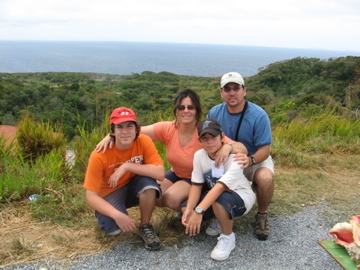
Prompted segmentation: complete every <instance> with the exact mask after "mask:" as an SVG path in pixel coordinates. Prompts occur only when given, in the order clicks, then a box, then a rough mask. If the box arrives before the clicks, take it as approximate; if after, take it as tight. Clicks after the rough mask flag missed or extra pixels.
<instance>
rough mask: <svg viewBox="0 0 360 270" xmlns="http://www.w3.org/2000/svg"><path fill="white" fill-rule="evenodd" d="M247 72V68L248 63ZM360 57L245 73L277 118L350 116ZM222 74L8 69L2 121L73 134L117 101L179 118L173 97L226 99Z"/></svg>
mask: <svg viewBox="0 0 360 270" xmlns="http://www.w3.org/2000/svg"><path fill="white" fill-rule="evenodd" d="M240 72H241V71H240ZM359 77H360V57H345V58H337V59H329V60H320V59H317V58H295V59H292V60H289V61H284V62H278V63H274V64H271V65H270V66H268V67H266V68H265V69H263V70H261V71H260V72H259V73H258V74H256V75H255V76H252V77H249V78H245V83H246V86H247V89H248V95H247V98H248V99H249V100H250V101H253V102H255V103H257V104H259V105H260V106H263V107H264V108H265V109H266V110H267V111H268V113H269V115H270V117H271V120H272V122H273V124H277V123H280V122H283V121H290V120H292V119H294V118H295V117H297V116H299V115H301V114H306V115H305V116H309V115H313V114H318V113H321V112H323V111H324V109H325V108H326V107H327V106H328V105H330V106H332V107H333V108H336V110H340V111H341V112H342V113H347V115H348V116H351V115H353V114H354V112H355V110H356V108H357V107H358V106H360V96H359V95H360V91H359V84H360V82H359V80H360V79H359ZM219 80H220V78H208V77H195V76H179V75H176V74H172V73H169V72H159V73H154V72H150V71H145V72H143V73H141V74H137V73H136V74H132V75H111V74H85V73H21V74H8V73H1V74H0V124H2V125H17V123H18V122H19V121H20V120H21V119H22V118H23V117H24V115H25V114H30V116H31V117H32V118H33V119H34V120H35V121H46V122H47V121H48V122H50V123H53V124H56V125H61V126H62V128H63V132H64V133H65V135H66V137H67V138H68V139H72V138H73V137H74V136H75V135H80V134H79V130H78V129H79V127H81V128H84V129H85V130H86V131H88V132H90V131H91V130H92V129H93V128H94V127H96V126H99V125H100V124H101V123H102V122H104V116H105V115H108V114H109V112H111V110H112V109H113V108H115V107H119V106H128V107H131V108H132V109H134V110H135V111H136V112H137V113H138V115H139V117H140V121H141V123H142V124H150V123H151V122H154V121H158V120H161V119H164V118H165V119H167V118H170V119H171V117H172V116H171V110H172V104H173V99H174V97H175V96H176V94H177V92H178V91H179V90H181V89H184V88H187V87H189V88H192V89H194V90H196V91H197V92H198V93H199V95H200V96H201V98H202V104H203V107H204V112H207V110H208V109H209V108H211V107H212V106H213V105H215V104H217V103H219V102H221V99H220V96H219V93H218V89H219Z"/></svg>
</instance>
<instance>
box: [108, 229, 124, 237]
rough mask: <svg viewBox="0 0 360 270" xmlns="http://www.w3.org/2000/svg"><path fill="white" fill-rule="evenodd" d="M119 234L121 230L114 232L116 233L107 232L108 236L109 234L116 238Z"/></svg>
mask: <svg viewBox="0 0 360 270" xmlns="http://www.w3.org/2000/svg"><path fill="white" fill-rule="evenodd" d="M120 233H121V229H118V230H116V231H113V232H109V233H108V234H110V235H111V236H116V235H118V234H120Z"/></svg>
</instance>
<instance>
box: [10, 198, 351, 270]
mask: <svg viewBox="0 0 360 270" xmlns="http://www.w3.org/2000/svg"><path fill="white" fill-rule="evenodd" d="M325 210H329V209H327V208H326V206H324V205H321V206H316V207H307V208H305V209H304V210H303V211H302V212H300V213H297V214H294V215H292V216H288V217H279V218H270V226H271V236H270V237H269V239H268V240H267V241H259V240H257V239H256V238H255V237H254V235H253V234H252V233H247V234H241V235H237V241H236V248H235V249H234V250H233V251H232V253H231V255H230V258H229V259H228V260H226V261H224V262H217V261H213V260H212V259H210V252H211V250H212V249H213V247H214V246H215V245H216V242H217V239H216V237H211V236H207V235H205V234H202V235H200V236H199V237H195V238H190V239H189V240H186V243H185V245H184V246H182V247H181V248H177V247H176V246H169V247H164V248H163V249H162V250H161V251H157V252H151V251H147V250H145V249H141V248H137V249H133V248H132V246H131V244H119V245H118V246H117V247H116V248H114V249H113V250H112V251H109V252H105V253H102V254H100V255H91V256H86V257H81V258H79V259H77V260H75V261H74V262H73V263H72V264H71V265H63V264H56V263H46V262H38V263H36V264H27V265H15V266H11V267H7V268H4V269H6V270H15V269H27V270H30V269H34V270H35V269H36V270H38V269H41V267H46V269H69V270H70V269H71V270H81V269H97V270H99V269H109V270H110V269H146V270H151V269H172V270H175V269H316V270H319V269H332V270H337V269H342V267H341V266H340V265H339V264H338V263H337V262H336V261H335V260H334V259H333V258H332V257H331V256H330V255H329V254H328V253H327V252H326V251H325V250H324V249H323V248H322V247H321V246H320V245H319V244H318V243H317V241H318V240H322V239H331V240H333V238H332V237H331V236H329V235H328V231H329V230H330V229H331V228H332V227H333V225H334V224H326V223H324V221H323V219H322V218H321V217H322V213H323V211H325ZM339 222H344V221H339ZM345 222H346V221H345ZM200 240H201V241H200Z"/></svg>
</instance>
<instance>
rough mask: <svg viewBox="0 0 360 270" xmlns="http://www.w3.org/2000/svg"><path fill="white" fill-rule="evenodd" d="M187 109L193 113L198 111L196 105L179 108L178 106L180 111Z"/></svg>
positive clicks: (180, 106)
mask: <svg viewBox="0 0 360 270" xmlns="http://www.w3.org/2000/svg"><path fill="white" fill-rule="evenodd" d="M186 108H187V109H188V110H189V111H192V110H195V109H196V107H195V105H179V106H177V109H178V110H179V111H184V110H185V109H186Z"/></svg>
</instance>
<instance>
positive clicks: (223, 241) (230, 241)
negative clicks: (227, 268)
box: [210, 233, 235, 261]
mask: <svg viewBox="0 0 360 270" xmlns="http://www.w3.org/2000/svg"><path fill="white" fill-rule="evenodd" d="M234 248H235V234H234V233H232V235H224V234H220V236H219V237H218V242H217V245H216V246H215V248H214V249H213V250H212V251H211V254H210V257H211V259H214V260H216V261H223V260H226V259H227V258H229V256H230V253H231V251H232V250H233V249H234Z"/></svg>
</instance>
